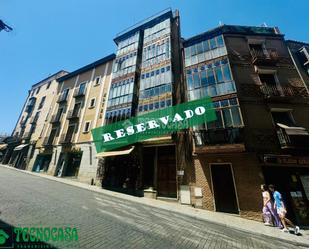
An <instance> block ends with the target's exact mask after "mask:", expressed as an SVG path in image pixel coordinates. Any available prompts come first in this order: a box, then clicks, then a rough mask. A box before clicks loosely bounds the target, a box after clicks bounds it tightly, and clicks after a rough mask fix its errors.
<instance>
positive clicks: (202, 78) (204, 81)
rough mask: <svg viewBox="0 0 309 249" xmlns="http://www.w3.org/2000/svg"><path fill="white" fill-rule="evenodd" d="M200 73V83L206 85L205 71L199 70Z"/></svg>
mask: <svg viewBox="0 0 309 249" xmlns="http://www.w3.org/2000/svg"><path fill="white" fill-rule="evenodd" d="M200 74H201V85H202V86H206V85H207V75H206V71H201V72H200Z"/></svg>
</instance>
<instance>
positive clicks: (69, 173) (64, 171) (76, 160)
mask: <svg viewBox="0 0 309 249" xmlns="http://www.w3.org/2000/svg"><path fill="white" fill-rule="evenodd" d="M82 156H83V153H82V152H81V151H80V150H75V149H74V150H72V149H70V150H63V151H62V152H61V154H60V156H59V160H58V163H57V167H56V171H55V176H58V177H74V178H75V177H76V178H77V176H78V172H79V167H80V163H81V159H82Z"/></svg>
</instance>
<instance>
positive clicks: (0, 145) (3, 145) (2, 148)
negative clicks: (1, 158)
mask: <svg viewBox="0 0 309 249" xmlns="http://www.w3.org/2000/svg"><path fill="white" fill-rule="evenodd" d="M7 147H8V145H7V144H0V150H5V149H6V148H7Z"/></svg>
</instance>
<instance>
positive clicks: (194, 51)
mask: <svg viewBox="0 0 309 249" xmlns="http://www.w3.org/2000/svg"><path fill="white" fill-rule="evenodd" d="M194 55H196V49H195V45H193V46H191V56H194Z"/></svg>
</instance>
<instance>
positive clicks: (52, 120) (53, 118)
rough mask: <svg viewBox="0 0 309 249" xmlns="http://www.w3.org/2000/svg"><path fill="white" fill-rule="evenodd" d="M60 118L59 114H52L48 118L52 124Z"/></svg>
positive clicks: (58, 121) (56, 122)
mask: <svg viewBox="0 0 309 249" xmlns="http://www.w3.org/2000/svg"><path fill="white" fill-rule="evenodd" d="M60 120H61V115H59V114H54V115H52V116H51V118H50V123H52V124H58V123H60Z"/></svg>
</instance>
